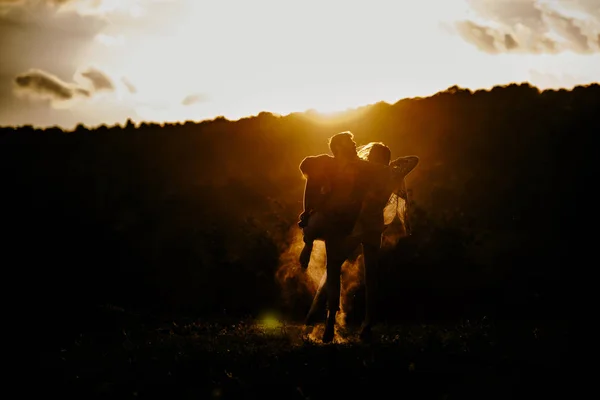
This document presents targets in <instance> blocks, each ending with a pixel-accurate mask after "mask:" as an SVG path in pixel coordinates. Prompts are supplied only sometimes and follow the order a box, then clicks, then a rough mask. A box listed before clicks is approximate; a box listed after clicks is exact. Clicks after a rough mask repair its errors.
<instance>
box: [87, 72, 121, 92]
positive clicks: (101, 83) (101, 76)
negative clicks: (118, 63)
mask: <svg viewBox="0 0 600 400" xmlns="http://www.w3.org/2000/svg"><path fill="white" fill-rule="evenodd" d="M80 75H81V76H82V77H83V78H86V79H88V80H89V81H90V82H91V83H92V86H93V87H94V91H96V92H98V91H102V90H107V91H113V90H114V89H115V85H114V84H113V82H112V80H111V79H110V78H109V77H108V75H106V74H105V73H104V72H102V71H100V70H98V69H96V68H94V67H90V68H88V69H85V70H83V71H82V72H81V73H80Z"/></svg>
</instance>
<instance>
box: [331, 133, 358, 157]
mask: <svg viewBox="0 0 600 400" xmlns="http://www.w3.org/2000/svg"><path fill="white" fill-rule="evenodd" d="M329 149H330V150H331V152H332V153H333V156H334V157H340V158H355V157H356V142H355V141H354V135H353V134H352V132H350V131H344V132H340V133H336V134H335V135H333V136H332V137H330V138H329Z"/></svg>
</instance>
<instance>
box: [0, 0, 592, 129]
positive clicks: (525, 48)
mask: <svg viewBox="0 0 600 400" xmlns="http://www.w3.org/2000/svg"><path fill="white" fill-rule="evenodd" d="M0 54H2V63H0V125H15V124H16V125H22V124H34V125H38V126H48V125H59V126H62V127H65V128H71V127H73V126H74V125H75V124H76V123H78V122H83V123H86V124H88V125H91V126H94V125H99V124H101V123H107V124H113V123H115V122H124V121H125V120H126V119H127V118H132V119H133V120H135V121H142V120H147V121H158V122H163V121H182V120H202V119H206V118H214V117H215V116H218V115H224V116H226V117H228V118H232V119H235V118H239V117H243V116H247V115H253V114H257V113H258V112H260V111H263V110H264V111H271V112H274V113H280V114H286V113H289V112H293V111H304V110H307V109H310V108H314V109H317V110H320V111H335V110H342V109H345V108H348V107H356V106H361V105H365V104H371V103H374V102H377V101H380V100H383V101H387V102H395V101H397V100H399V99H400V98H403V97H412V96H426V95H429V94H432V93H435V92H436V91H438V90H443V89H445V88H447V87H449V86H452V85H455V84H457V85H460V86H463V87H469V88H472V89H477V88H489V87H492V86H494V85H497V84H505V83H510V82H523V81H529V82H531V83H533V84H535V85H537V86H539V87H541V88H547V87H567V88H570V87H572V86H574V85H576V84H585V83H590V82H597V81H600V2H598V0H493V1H492V0H443V1H441V0H435V1H434V0H420V1H413V0H364V1H353V0H345V1H341V0H304V1H298V0H294V1H291V0H253V1H243V0H218V1H216V0H215V1H198V0H61V1H57V0H0Z"/></svg>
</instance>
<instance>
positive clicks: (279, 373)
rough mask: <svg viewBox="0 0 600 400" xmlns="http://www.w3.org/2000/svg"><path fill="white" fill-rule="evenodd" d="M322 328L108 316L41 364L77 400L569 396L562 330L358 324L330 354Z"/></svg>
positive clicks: (518, 324)
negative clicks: (362, 334) (364, 327)
mask: <svg viewBox="0 0 600 400" xmlns="http://www.w3.org/2000/svg"><path fill="white" fill-rule="evenodd" d="M322 329H323V328H322V326H319V325H317V326H316V327H314V329H311V328H309V327H305V326H303V325H302V324H299V323H294V322H283V321H279V320H277V319H275V318H269V317H264V318H261V319H251V318H246V319H225V318H221V319H218V320H217V319H213V320H204V319H202V318H190V317H170V318H167V317H164V316H163V317H158V316H150V315H141V314H135V313H132V312H129V311H126V310H123V309H119V308H117V307H103V308H102V309H100V310H94V318H93V322H92V323H91V324H88V325H87V326H86V327H85V328H84V327H82V328H81V329H79V332H77V331H76V330H73V331H72V332H71V333H72V334H71V335H70V336H63V337H61V339H62V340H61V343H60V344H57V345H56V346H53V345H52V346H49V347H48V348H47V350H46V351H45V352H44V353H43V354H42V355H41V360H40V361H41V366H42V379H41V382H40V387H42V388H43V391H44V393H45V394H46V395H50V394H53V393H57V394H58V395H59V396H60V397H61V398H65V397H68V398H78V399H88V398H101V397H104V398H169V399H175V398H186V399H187V398H189V399H192V398H195V399H198V398H200V399H202V398H214V399H218V398H224V399H229V398H280V399H319V398H330V397H328V396H335V398H341V397H345V398H352V397H354V396H359V395H360V396H363V395H364V396H374V397H373V398H382V396H386V397H388V396H391V397H393V398H407V397H408V398H435V399H464V398H477V399H489V398H497V399H506V398H528V399H532V398H543V397H546V396H549V395H556V394H557V392H558V391H561V390H563V389H564V388H565V382H566V381H565V376H566V375H565V373H566V371H567V368H565V365H564V363H565V355H566V352H567V344H566V339H565V335H566V326H565V325H564V323H563V322H561V321H534V320H528V321H506V320H504V321H491V320H489V319H488V318H482V319H479V320H461V321H456V322H455V323H428V324H415V323H405V324H396V325H389V324H382V325H380V326H379V327H378V328H377V329H376V335H375V336H376V337H375V341H374V342H373V343H370V344H363V343H361V342H360V341H358V328H357V327H353V326H348V327H345V328H344V329H340V330H338V332H337V333H336V339H335V342H334V343H333V344H327V345H324V344H322V343H321V342H320V340H319V338H320V334H321V333H322ZM57 343H58V342H57ZM275 396H277V397H275Z"/></svg>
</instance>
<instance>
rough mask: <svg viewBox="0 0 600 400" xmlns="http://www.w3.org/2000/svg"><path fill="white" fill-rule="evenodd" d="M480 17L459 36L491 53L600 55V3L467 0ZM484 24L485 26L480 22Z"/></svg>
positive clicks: (463, 25)
mask: <svg viewBox="0 0 600 400" xmlns="http://www.w3.org/2000/svg"><path fill="white" fill-rule="evenodd" d="M467 3H468V4H469V6H470V7H471V9H472V10H473V11H475V13H476V15H477V18H476V20H477V22H476V21H472V20H464V21H457V22H456V24H455V32H457V33H458V34H459V35H460V36H461V37H462V38H463V39H464V40H465V41H467V42H469V43H471V44H473V45H474V46H476V47H477V48H478V49H479V50H481V51H484V52H487V53H490V54H497V53H507V52H522V53H523V52H525V53H557V52H563V51H573V52H576V53H582V54H586V53H592V52H598V51H600V43H598V40H597V37H598V35H599V34H600V1H598V0H553V1H548V0H545V1H543V0H467ZM480 21H483V22H480Z"/></svg>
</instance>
